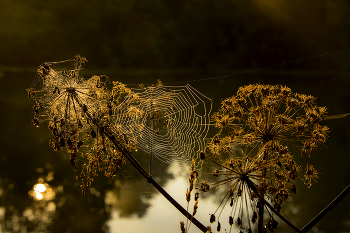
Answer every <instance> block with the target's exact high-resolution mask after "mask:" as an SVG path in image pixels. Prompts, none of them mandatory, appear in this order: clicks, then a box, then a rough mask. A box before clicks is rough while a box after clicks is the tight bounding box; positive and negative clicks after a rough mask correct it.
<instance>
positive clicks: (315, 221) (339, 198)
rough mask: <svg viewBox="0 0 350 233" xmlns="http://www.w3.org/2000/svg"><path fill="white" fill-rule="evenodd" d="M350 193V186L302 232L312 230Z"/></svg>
mask: <svg viewBox="0 0 350 233" xmlns="http://www.w3.org/2000/svg"><path fill="white" fill-rule="evenodd" d="M349 192H350V184H349V185H348V187H346V188H345V189H344V190H343V191H342V192H341V193H340V194H339V195H338V196H337V197H336V198H335V199H334V200H333V201H332V202H331V203H329V205H328V206H327V207H326V208H324V209H323V210H322V211H321V212H320V213H319V214H318V215H316V217H314V218H313V219H312V220H311V221H310V222H309V223H308V224H306V225H305V226H304V227H303V228H302V229H301V231H302V232H307V231H308V230H310V229H311V228H312V227H313V226H314V225H315V224H316V223H318V222H319V221H320V220H321V219H322V218H323V217H324V216H325V215H326V214H328V213H329V211H331V210H332V209H333V208H334V207H335V206H336V205H337V204H338V203H339V202H340V201H341V200H343V198H344V197H345V196H346V195H348V194H349Z"/></svg>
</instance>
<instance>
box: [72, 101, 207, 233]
mask: <svg viewBox="0 0 350 233" xmlns="http://www.w3.org/2000/svg"><path fill="white" fill-rule="evenodd" d="M77 101H78V102H79V100H77ZM85 115H86V116H87V118H89V120H90V121H91V122H92V123H93V124H94V125H95V126H97V128H101V127H102V125H101V123H100V122H99V121H98V119H94V118H93V117H92V116H91V115H90V114H89V112H87V111H86V112H85ZM101 133H102V134H104V135H105V136H106V137H107V138H108V139H109V140H110V141H111V142H112V143H113V144H114V145H115V147H116V148H117V149H118V150H119V151H120V152H121V153H122V154H123V156H125V158H126V159H127V160H128V161H129V162H130V163H131V165H132V166H133V167H134V168H135V169H136V171H138V172H139V173H140V174H141V175H142V176H143V177H145V178H146V179H147V181H148V182H149V183H151V184H152V185H153V186H154V187H155V188H156V189H157V190H158V191H159V192H160V193H161V194H162V195H163V196H164V197H165V198H166V199H167V200H168V201H169V202H170V203H171V204H172V205H173V206H174V207H175V208H176V209H178V210H179V211H180V212H181V213H182V214H183V215H184V216H185V217H186V218H188V219H189V220H190V221H191V222H192V223H193V224H194V225H196V226H197V227H198V228H199V229H200V230H201V231H202V232H207V230H208V229H207V228H206V227H205V226H204V225H203V224H202V223H201V222H199V221H198V220H197V219H196V218H194V217H193V216H192V215H191V214H190V213H188V211H187V210H186V209H185V208H183V207H182V206H181V205H180V204H179V203H178V202H177V201H175V199H174V198H172V196H170V194H169V193H167V191H165V190H164V189H163V188H162V186H160V185H159V184H158V183H157V182H156V181H155V180H154V179H153V178H152V177H151V174H148V173H147V171H146V170H145V169H144V168H143V167H142V166H141V164H140V163H139V162H138V161H137V160H136V159H135V158H134V156H132V154H131V153H130V152H129V151H128V150H127V149H126V148H125V147H124V146H123V145H121V144H120V143H119V142H118V141H117V139H116V137H115V134H116V133H115V132H113V130H112V129H111V128H110V127H109V126H107V127H104V130H103V131H102V132H101Z"/></svg>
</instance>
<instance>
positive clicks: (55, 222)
mask: <svg viewBox="0 0 350 233" xmlns="http://www.w3.org/2000/svg"><path fill="white" fill-rule="evenodd" d="M349 28H350V3H349V1H345V0H344V1H337V0H324V1H319V0H310V1H301V0H285V1H282V0H250V1H238V0H220V1H214V0H187V1H174V0H167V1H165V0H164V1H161V0H147V1H145V0H128V1H126V0H124V1H123V0H99V1H97V0H90V1H81V0H75V1H68V0H61V1H39V0H26V1H11V0H0V54H1V56H0V107H1V114H0V122H1V123H0V127H1V134H0V146H1V152H0V231H1V232H119V231H122V232H179V221H180V220H184V217H182V216H181V214H179V213H178V212H177V211H176V210H174V209H173V207H172V206H171V205H170V204H168V203H166V201H164V200H163V198H162V197H161V196H159V194H157V192H156V191H155V189H154V188H153V187H151V186H150V185H149V184H148V183H147V181H145V180H144V179H143V178H142V177H141V176H139V175H138V174H137V173H136V172H135V171H134V170H133V169H132V167H129V166H124V167H123V168H122V169H121V171H120V172H119V174H118V176H117V177H115V178H114V179H108V178H105V177H103V175H102V174H101V175H100V177H98V178H96V179H95V181H94V182H93V185H92V186H93V189H92V190H91V191H90V192H87V193H86V195H84V196H83V195H81V192H80V188H79V185H80V182H79V181H76V180H75V176H76V175H79V174H77V172H74V171H73V169H72V167H71V165H70V164H69V163H68V156H67V155H66V154H65V153H63V152H62V153H56V152H54V151H53V150H52V148H50V147H49V146H48V141H49V137H50V135H49V131H48V130H47V128H46V127H45V125H42V126H41V127H40V128H38V129H37V128H35V127H33V126H32V125H31V123H30V122H31V120H32V117H33V111H32V108H31V107H32V105H33V103H32V100H28V99H27V93H26V92H25V89H26V88H29V87H30V86H31V85H32V82H33V80H34V78H35V76H36V74H35V72H36V68H37V67H38V65H39V64H41V63H42V62H44V61H60V60H66V59H69V58H72V57H74V56H75V54H81V55H82V56H85V57H86V58H87V59H88V61H89V62H88V63H87V64H86V65H85V70H84V75H85V76H86V77H87V78H88V77H89V76H91V75H93V74H107V75H109V76H110V78H111V79H112V80H114V81H117V80H118V81H121V82H123V83H127V84H130V86H133V85H134V84H136V85H138V84H140V83H145V84H149V83H156V81H157V79H160V80H162V81H163V83H164V84H165V85H185V84H186V83H189V84H191V85H192V86H193V87H194V88H196V89H197V90H199V91H200V92H202V93H203V94H205V95H206V96H208V97H210V98H213V103H214V104H213V109H214V111H215V110H217V109H218V108H219V107H220V101H221V100H222V99H224V98H226V97H228V96H232V95H233V94H235V93H236V91H237V89H238V87H239V86H241V85H246V84H250V83H255V82H260V83H270V84H282V85H287V86H289V87H291V88H292V90H293V91H295V92H299V93H305V94H311V95H314V96H316V97H317V103H318V104H319V105H320V106H327V107H328V109H329V114H330V115H334V114H340V113H348V112H350V108H349V101H350V98H349V97H350V95H349V88H350V76H349V74H346V72H348V71H349V61H350V59H349V57H350V52H349V47H350V42H349V41H350V31H349ZM319 55H322V56H319ZM261 68H263V69H261ZM348 122H349V117H347V118H342V119H338V120H333V121H328V122H325V123H327V125H328V126H329V128H330V129H331V133H330V139H329V140H328V141H327V143H326V144H325V147H324V148H320V149H318V150H317V151H315V152H314V153H313V155H312V157H311V158H302V159H301V158H300V162H303V163H304V164H306V163H309V164H310V163H312V164H314V165H315V167H316V169H318V170H319V171H320V172H321V174H320V175H319V176H320V179H319V181H318V183H315V184H313V186H312V187H311V188H310V189H307V188H306V187H304V186H303V185H302V184H301V183H302V182H300V183H298V187H299V193H298V194H297V195H294V196H291V198H290V199H289V203H285V204H284V206H282V214H285V215H286V217H287V218H289V219H290V220H291V221H292V222H293V223H295V224H296V225H297V226H298V227H300V228H301V227H302V226H303V225H305V224H306V223H307V222H308V221H309V220H311V218H312V217H314V216H315V215H316V214H317V213H318V212H319V211H320V210H322V208H324V207H325V206H326V205H327V204H328V203H329V202H330V201H331V200H332V199H333V198H335V196H336V195H337V194H339V193H340V192H341V191H342V190H343V189H344V188H345V187H346V186H347V185H348V184H349V183H350V169H349V164H350V163H349V158H348V155H347V153H348V151H347V149H348V147H349V144H350V126H349V124H348ZM136 156H137V158H138V159H139V160H140V161H141V163H143V164H144V165H145V166H147V161H148V157H147V156H148V155H145V154H142V153H141V152H140V153H138V154H137V155H136ZM155 161H156V164H155V165H154V169H155V170H154V177H155V179H157V181H159V182H160V183H161V184H162V185H164V186H165V187H166V190H168V191H169V192H170V194H171V195H173V196H174V197H175V198H176V199H177V200H178V201H179V202H180V203H181V204H183V205H185V204H186V202H185V191H186V187H187V186H188V184H187V176H188V174H187V173H186V172H183V171H182V172H181V171H178V170H176V169H173V168H170V169H169V166H168V165H167V164H164V163H161V162H159V161H157V160H155ZM38 183H45V184H46V185H47V190H46V197H42V199H41V200H38V196H35V195H34V194H33V191H32V190H33V187H34V185H35V184H38ZM33 195H34V196H33ZM220 201H221V199H220V197H219V195H212V196H207V197H205V198H203V199H202V204H201V202H200V206H199V212H200V213H199V215H198V218H199V219H200V220H201V221H202V222H203V223H204V224H205V225H209V213H211V212H213V211H215V209H216V207H217V205H218V204H219V202H220ZM213 228H214V227H213ZM226 228H227V226H226ZM223 229H224V227H223ZM222 231H223V230H222ZM190 232H199V231H198V230H197V229H196V228H195V227H193V226H192V227H191V230H190ZM214 232H215V231H214ZM277 232H293V231H291V229H289V228H288V226H285V225H284V224H282V222H281V221H280V225H279V228H278V229H277ZM310 232H325V233H326V232H350V198H349V197H346V198H345V199H344V200H343V202H341V204H340V205H339V206H337V207H336V208H335V209H334V210H333V211H331V212H330V213H329V214H328V215H327V216H326V217H325V218H324V219H323V220H322V221H321V222H320V223H319V224H317V225H316V226H315V227H314V228H313V229H312V230H311V231H310Z"/></svg>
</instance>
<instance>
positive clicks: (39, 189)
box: [34, 184, 46, 193]
mask: <svg viewBox="0 0 350 233" xmlns="http://www.w3.org/2000/svg"><path fill="white" fill-rule="evenodd" d="M34 190H35V191H37V192H41V193H42V192H45V190H46V187H45V185H44V184H36V185H35V186H34Z"/></svg>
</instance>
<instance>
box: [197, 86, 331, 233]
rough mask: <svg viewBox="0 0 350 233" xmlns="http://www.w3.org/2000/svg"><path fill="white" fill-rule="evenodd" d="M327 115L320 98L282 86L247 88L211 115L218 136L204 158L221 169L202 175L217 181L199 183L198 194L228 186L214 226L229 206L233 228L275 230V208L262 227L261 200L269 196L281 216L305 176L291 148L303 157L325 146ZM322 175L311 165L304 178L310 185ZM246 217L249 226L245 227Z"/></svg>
mask: <svg viewBox="0 0 350 233" xmlns="http://www.w3.org/2000/svg"><path fill="white" fill-rule="evenodd" d="M326 112H327V109H326V107H319V106H317V105H316V104H315V97H313V96H309V95H303V94H298V93H293V92H292V91H291V90H290V88H288V87H285V86H282V85H276V86H272V85H263V84H252V85H247V86H244V87H240V88H239V90H238V92H237V95H235V96H232V97H230V98H227V99H225V100H224V101H222V106H221V109H220V110H219V111H218V112H216V113H214V114H213V117H212V120H213V121H214V123H215V126H216V127H217V128H218V129H219V132H218V133H217V134H216V135H215V136H214V137H213V138H211V140H210V141H209V142H208V145H207V148H206V151H205V152H202V153H201V155H200V157H201V158H202V159H204V158H206V159H208V160H209V161H210V162H211V163H213V164H214V165H215V166H216V167H217V168H216V169H215V170H214V171H211V172H207V173H203V174H204V175H210V176H211V177H218V178H215V180H214V181H212V182H209V180H208V179H205V180H203V181H202V182H200V183H201V186H200V188H199V193H204V192H208V191H210V190H213V189H217V188H219V187H221V186H225V187H227V188H226V192H225V196H224V198H223V200H222V202H221V204H220V205H219V207H218V208H217V210H216V211H215V212H214V213H213V214H212V215H211V217H210V222H211V223H213V222H214V221H215V220H216V219H217V221H218V226H217V230H218V231H219V230H220V229H221V224H220V222H219V219H220V215H221V213H222V211H223V209H224V207H225V206H227V203H230V207H231V208H232V212H231V215H230V216H229V219H228V220H229V221H228V222H229V224H230V225H231V228H232V226H233V225H234V222H235V221H236V224H237V227H238V228H239V230H240V231H241V232H251V229H252V226H251V224H254V223H255V222H257V221H261V224H260V226H262V228H264V229H261V230H262V231H264V230H266V229H269V230H270V231H271V232H273V231H274V230H275V229H276V227H277V225H278V223H277V222H276V220H274V217H273V213H272V210H270V211H268V214H269V215H270V221H269V222H268V223H266V224H265V225H263V224H262V221H263V220H262V219H259V217H261V216H262V213H263V211H264V205H266V203H265V200H262V198H263V199H265V198H267V199H268V200H269V202H270V203H271V204H272V205H273V207H271V209H273V211H274V212H275V213H279V211H280V209H281V204H282V203H283V202H284V201H285V200H286V199H287V198H288V196H289V194H290V193H296V192H297V189H296V186H295V185H294V184H292V181H293V180H295V179H296V178H297V177H300V175H301V174H302V173H303V172H302V169H301V166H299V165H298V164H297V163H296V162H295V161H294V159H293V155H292V154H291V152H290V151H289V149H288V146H291V147H296V148H300V150H301V155H302V156H303V155H310V153H311V152H312V151H313V149H315V148H316V147H318V146H319V145H321V144H323V143H324V142H325V140H326V139H327V136H328V131H329V130H328V127H327V126H322V125H321V124H320V122H321V121H322V120H323V119H325V114H326ZM317 174H318V172H317V171H316V170H315V168H314V167H313V166H312V165H310V166H309V165H307V167H306V170H305V172H304V177H300V178H302V179H303V180H304V182H305V184H306V185H307V186H308V187H310V186H311V184H312V180H315V179H316V178H318V177H317ZM262 201H264V203H262ZM260 210H261V211H260ZM259 211H260V212H259ZM261 212H262V213H261ZM217 213H218V217H217V218H215V215H216V214H217ZM243 219H246V221H245V223H246V224H248V226H243V222H242V220H243Z"/></svg>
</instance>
